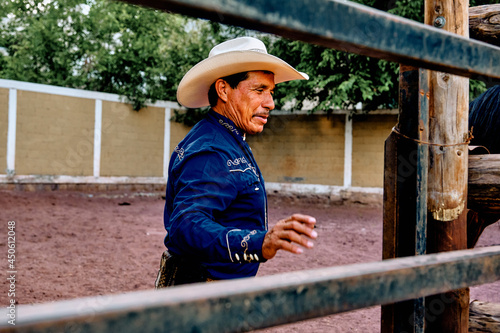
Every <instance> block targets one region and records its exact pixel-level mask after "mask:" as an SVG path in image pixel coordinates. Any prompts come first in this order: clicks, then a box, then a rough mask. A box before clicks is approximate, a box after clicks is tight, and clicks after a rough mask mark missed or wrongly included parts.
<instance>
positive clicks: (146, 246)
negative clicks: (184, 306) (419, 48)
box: [0, 191, 500, 333]
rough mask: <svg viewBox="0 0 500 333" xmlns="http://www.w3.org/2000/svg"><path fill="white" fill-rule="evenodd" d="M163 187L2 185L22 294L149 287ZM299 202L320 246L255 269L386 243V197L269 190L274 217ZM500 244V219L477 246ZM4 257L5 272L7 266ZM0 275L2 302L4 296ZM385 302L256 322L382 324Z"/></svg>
mask: <svg viewBox="0 0 500 333" xmlns="http://www.w3.org/2000/svg"><path fill="white" fill-rule="evenodd" d="M161 195H162V193H140V192H125V193H123V192H106V193H103V192H99V193H89V192H71V191H52V192H50V191H46V192H21V191H0V221H2V222H1V223H2V226H3V230H4V237H2V238H0V248H2V249H3V251H4V252H3V253H4V255H5V257H4V258H6V257H7V232H8V229H7V226H8V221H15V232H16V251H17V252H16V262H15V265H16V267H15V268H16V270H17V282H16V300H17V301H18V302H19V304H32V303H42V302H52V301H57V300H62V299H71V298H76V297H82V296H96V295H106V294H114V293H121V292H128V291H134V290H146V289H152V288H153V283H154V279H155V275H156V272H157V269H158V263H159V258H160V254H161V252H162V251H163V244H162V240H163V237H164V229H163V221H162V216H163V205H164V201H163V199H162V197H161ZM294 212H301V213H304V214H309V215H312V216H315V217H316V218H317V221H318V222H317V231H318V233H319V237H318V239H317V241H316V245H315V248H314V249H312V250H310V251H305V253H304V254H302V255H300V256H294V255H292V254H288V253H284V252H283V253H279V254H278V255H277V257H276V258H275V259H273V260H270V261H269V262H267V263H265V264H263V265H261V269H260V271H259V274H258V276H263V275H270V274H276V273H280V272H286V271H295V270H304V269H311V268H319V267H327V266H335V265H345V264H351V263H359V262H370V261H378V260H380V258H381V253H382V208H381V207H380V206H363V205H334V206H329V207H328V206H326V205H325V204H324V203H320V204H318V203H316V204H315V203H312V202H304V201H301V200H298V199H296V198H295V199H290V198H284V197H279V196H272V197H270V200H269V215H270V221H271V222H272V221H277V220H279V219H281V218H285V217H287V216H289V215H290V214H291V213H294ZM499 244H500V223H499V222H497V223H495V224H494V225H491V226H490V227H488V228H487V229H486V231H485V232H484V233H483V235H482V237H481V239H480V240H479V244H478V246H490V245H499ZM7 265H8V263H7V260H6V259H5V260H4V266H3V267H4V272H6V271H7V270H8V269H7ZM7 282H8V281H6V279H3V281H2V284H3V290H4V291H3V292H2V293H0V304H2V306H6V305H7V304H8V301H9V298H8V296H7V292H6V291H7V290H8V284H7ZM474 299H478V300H481V301H489V302H497V303H500V281H498V282H496V283H493V284H488V285H482V286H479V287H472V288H471V300H474ZM379 317H380V307H378V306H377V307H372V308H368V309H362V310H358V311H353V312H348V313H344V314H339V315H333V316H327V317H322V318H319V319H314V320H308V321H303V322H300V323H295V324H290V325H285V326H280V327H275V328H270V329H265V330H260V331H259V332H262V333H263V332H266V333H270V332H279V333H281V332H283V333H284V332H328V333H332V332H377V331H379V326H380V318H379Z"/></svg>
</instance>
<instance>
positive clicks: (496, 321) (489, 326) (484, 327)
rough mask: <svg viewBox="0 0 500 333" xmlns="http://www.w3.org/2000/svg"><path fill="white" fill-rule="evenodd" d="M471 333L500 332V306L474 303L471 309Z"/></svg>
mask: <svg viewBox="0 0 500 333" xmlns="http://www.w3.org/2000/svg"><path fill="white" fill-rule="evenodd" d="M469 332H483V333H486V332H488V333H494V332H500V304H497V303H489V302H480V301H473V302H471V304H470V308H469Z"/></svg>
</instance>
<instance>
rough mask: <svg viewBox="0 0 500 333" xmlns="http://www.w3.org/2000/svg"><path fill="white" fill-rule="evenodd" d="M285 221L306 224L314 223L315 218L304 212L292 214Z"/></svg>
mask: <svg viewBox="0 0 500 333" xmlns="http://www.w3.org/2000/svg"><path fill="white" fill-rule="evenodd" d="M286 221H297V222H301V223H306V224H315V223H316V219H315V218H314V217H312V216H309V215H304V214H293V215H292V216H290V217H289V218H288V219H286Z"/></svg>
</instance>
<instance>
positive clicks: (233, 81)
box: [208, 71, 273, 107]
mask: <svg viewBox="0 0 500 333" xmlns="http://www.w3.org/2000/svg"><path fill="white" fill-rule="evenodd" d="M262 72H264V73H266V74H273V72H270V71H262ZM221 79H222V80H224V81H226V82H227V83H228V84H229V86H230V87H231V88H233V89H235V88H236V87H237V86H238V84H240V82H241V81H245V80H246V79H248V72H241V73H236V74H232V75H229V76H225V77H221ZM218 99H219V95H218V94H217V91H215V82H214V83H212V85H211V86H210V89H208V102H209V103H210V106H211V107H214V106H216V105H217V100H218Z"/></svg>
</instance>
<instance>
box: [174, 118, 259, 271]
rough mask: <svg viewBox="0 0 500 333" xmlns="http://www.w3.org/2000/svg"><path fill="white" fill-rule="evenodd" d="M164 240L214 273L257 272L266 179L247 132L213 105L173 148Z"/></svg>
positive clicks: (177, 251)
mask: <svg viewBox="0 0 500 333" xmlns="http://www.w3.org/2000/svg"><path fill="white" fill-rule="evenodd" d="M164 224H165V229H166V230H167V236H166V237H165V245H166V246H167V248H168V249H169V251H170V252H172V253H175V254H178V255H183V256H186V257H189V258H191V259H192V260H196V261H197V262H199V263H201V264H202V265H203V266H204V267H206V269H207V270H208V272H209V273H210V274H211V276H212V277H213V278H216V279H231V278H239V277H248V276H254V275H255V274H257V270H258V268H259V262H263V261H265V260H264V258H263V257H262V242H263V240H264V236H265V234H266V232H267V228H268V226H267V198H266V191H265V188H264V179H263V178H262V174H261V172H260V170H259V168H258V166H257V163H256V162H255V159H254V157H253V154H252V152H251V150H250V147H249V146H248V144H247V143H246V142H245V140H244V133H243V131H242V130H241V129H239V128H237V127H236V125H235V124H234V123H233V122H232V121H231V120H229V119H228V118H226V117H224V116H222V115H220V114H218V113H216V112H215V111H213V110H210V111H209V113H208V115H207V117H206V118H205V119H204V120H202V121H200V122H199V123H198V124H196V125H195V126H194V127H193V129H192V130H191V131H190V132H189V133H188V135H187V136H186V137H185V138H184V139H183V140H182V141H181V142H180V143H179V145H178V146H177V147H176V148H175V151H174V153H173V154H172V157H171V160H170V165H169V172H168V183H167V192H166V203H165V212H164Z"/></svg>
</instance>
